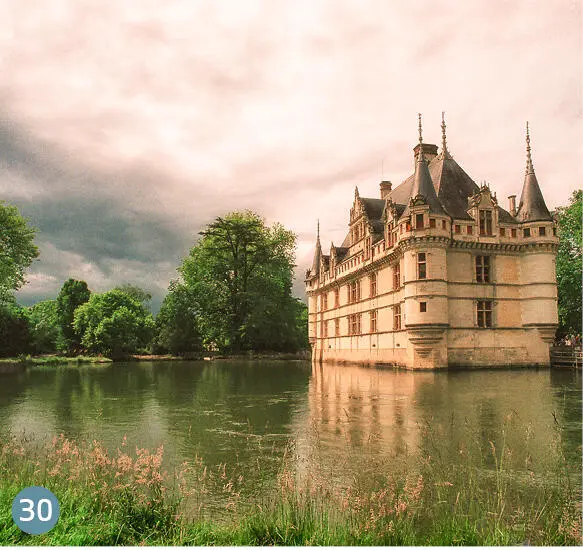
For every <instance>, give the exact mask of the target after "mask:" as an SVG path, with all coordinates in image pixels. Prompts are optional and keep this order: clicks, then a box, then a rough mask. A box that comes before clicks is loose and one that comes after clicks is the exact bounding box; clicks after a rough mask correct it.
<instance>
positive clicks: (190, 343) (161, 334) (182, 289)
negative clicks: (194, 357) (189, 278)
mask: <svg viewBox="0 0 583 550" xmlns="http://www.w3.org/2000/svg"><path fill="white" fill-rule="evenodd" d="M195 304H196V303H195V300H194V299H193V297H192V295H191V292H190V291H189V289H188V288H187V287H186V286H185V285H183V284H180V283H179V282H178V281H172V282H171V283H170V288H169V289H168V294H167V295H166V297H165V298H164V301H163V302H162V306H161V307H160V311H159V312H158V315H157V316H156V336H155V337H154V348H155V350H156V351H155V353H157V352H159V351H162V352H170V353H172V354H173V355H182V354H184V353H188V352H193V351H199V350H201V349H202V342H201V335H200V332H199V330H198V326H197V317H198V312H197V311H196V305H195Z"/></svg>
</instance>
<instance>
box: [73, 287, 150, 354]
mask: <svg viewBox="0 0 583 550" xmlns="http://www.w3.org/2000/svg"><path fill="white" fill-rule="evenodd" d="M74 328H75V332H76V333H77V335H78V337H79V338H80V339H81V344H82V346H83V347H84V348H85V349H86V350H87V351H88V352H90V353H99V354H102V355H106V356H109V357H112V358H114V359H117V358H120V357H123V356H125V355H127V354H130V353H136V352H139V351H141V350H142V349H143V348H144V347H145V346H146V345H148V344H149V342H150V340H151V339H152V335H153V331H154V319H153V318H152V315H151V313H150V312H149V311H147V310H146V308H145V307H144V306H143V305H142V304H141V303H140V302H139V301H138V300H136V299H135V298H132V297H131V296H129V295H128V294H126V293H125V292H123V291H121V290H110V291H109V292H104V293H103V294H93V295H92V296H91V298H90V299H89V301H88V302H86V303H85V304H83V305H81V306H79V307H78V308H77V309H76V310H75V321H74Z"/></svg>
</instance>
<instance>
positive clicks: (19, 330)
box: [0, 296, 30, 357]
mask: <svg viewBox="0 0 583 550" xmlns="http://www.w3.org/2000/svg"><path fill="white" fill-rule="evenodd" d="M29 349H30V332H29V329H28V319H27V315H26V311H25V309H24V308H22V307H20V306H19V305H18V304H17V303H16V301H15V300H14V298H13V297H11V296H7V297H5V299H3V300H0V357H12V356H15V355H19V354H21V353H27V352H28V351H29Z"/></svg>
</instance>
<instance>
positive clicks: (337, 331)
mask: <svg viewBox="0 0 583 550" xmlns="http://www.w3.org/2000/svg"><path fill="white" fill-rule="evenodd" d="M334 336H340V319H339V318H338V317H336V319H334Z"/></svg>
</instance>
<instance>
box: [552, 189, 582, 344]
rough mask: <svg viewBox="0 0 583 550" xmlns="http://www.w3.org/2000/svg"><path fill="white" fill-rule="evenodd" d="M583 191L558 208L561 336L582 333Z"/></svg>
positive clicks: (556, 217) (576, 192)
mask: <svg viewBox="0 0 583 550" xmlns="http://www.w3.org/2000/svg"><path fill="white" fill-rule="evenodd" d="M582 202H583V191H582V190H578V191H575V192H574V193H573V195H572V196H571V199H570V201H569V204H568V205H567V206H561V207H559V208H557V210H556V212H555V219H556V222H557V226H558V234H559V251H558V253H557V285H558V293H559V331H558V333H559V335H560V336H562V335H565V334H569V333H573V334H575V333H580V332H581V268H582V265H581V250H582V246H583V239H582V230H581V226H582Z"/></svg>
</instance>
